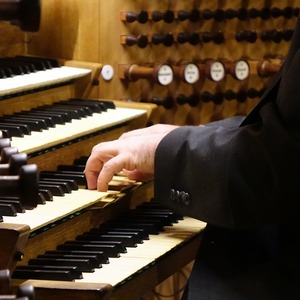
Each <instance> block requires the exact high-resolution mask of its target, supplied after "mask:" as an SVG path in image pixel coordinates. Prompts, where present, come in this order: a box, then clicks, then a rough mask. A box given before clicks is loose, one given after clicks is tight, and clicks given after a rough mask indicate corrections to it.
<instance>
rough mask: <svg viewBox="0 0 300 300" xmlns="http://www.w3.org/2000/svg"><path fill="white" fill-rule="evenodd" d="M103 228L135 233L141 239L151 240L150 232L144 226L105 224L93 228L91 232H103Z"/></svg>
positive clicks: (110, 230) (111, 230) (108, 230)
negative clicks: (129, 226) (132, 226)
mask: <svg viewBox="0 0 300 300" xmlns="http://www.w3.org/2000/svg"><path fill="white" fill-rule="evenodd" d="M103 230H105V231H107V232H122V233H132V232H133V233H135V234H137V235H138V236H139V239H140V240H142V241H143V240H149V234H148V232H147V230H146V229H144V228H128V227H126V226H124V227H118V226H114V225H113V224H111V225H109V224H103V225H102V226H101V227H100V228H92V229H91V230H90V232H98V231H100V232H102V231H103Z"/></svg>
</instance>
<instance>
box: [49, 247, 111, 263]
mask: <svg viewBox="0 0 300 300" xmlns="http://www.w3.org/2000/svg"><path fill="white" fill-rule="evenodd" d="M45 254H58V255H82V256H89V257H93V258H94V259H95V260H96V261H97V263H98V264H99V265H102V264H108V263H109V258H108V256H107V255H106V254H105V253H104V252H103V251H81V250H49V251H46V252H45Z"/></svg>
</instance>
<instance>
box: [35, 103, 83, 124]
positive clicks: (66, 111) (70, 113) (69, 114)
mask: <svg viewBox="0 0 300 300" xmlns="http://www.w3.org/2000/svg"><path fill="white" fill-rule="evenodd" d="M40 108H41V109H44V110H46V111H53V112H57V113H59V114H62V115H63V116H64V118H65V121H67V122H71V121H72V119H81V117H82V113H81V112H80V110H79V109H75V108H73V109H70V108H68V107H64V106H63V105H55V104H54V105H48V106H45V105H44V106H42V107H40ZM83 116H84V115H83Z"/></svg>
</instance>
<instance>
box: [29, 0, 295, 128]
mask: <svg viewBox="0 0 300 300" xmlns="http://www.w3.org/2000/svg"><path fill="white" fill-rule="evenodd" d="M242 6H243V7H246V8H257V9H261V8H263V7H279V8H284V7H286V6H291V7H296V6H299V3H298V1H297V0H273V1H267V2H266V1H260V0H253V1H244V2H241V1H239V0H233V1H201V2H199V1H197V2H192V1H172V2H169V1H167V2H166V1H142V0H138V1H131V0H124V1H99V0H90V1H84V2H82V1H80V0H76V1H71V0H67V1H63V2H61V1H59V0H49V1H43V2H42V11H43V12H42V23H41V29H40V31H39V32H38V33H37V34H27V40H28V41H27V43H26V45H27V46H28V47H27V51H28V52H29V53H32V54H36V55H44V56H52V57H60V58H62V59H72V60H79V61H80V60H81V61H91V62H97V63H100V64H102V65H106V64H109V65H111V66H112V67H113V69H114V74H115V75H114V77H113V78H112V80H110V81H105V80H103V78H102V77H101V76H100V79H99V94H98V96H99V97H100V98H105V99H131V100H132V101H141V100H147V101H152V99H153V97H158V98H160V99H164V98H166V97H167V96H172V97H174V98H176V97H177V96H178V95H179V94H184V95H186V96H189V95H191V94H193V93H197V94H201V93H203V92H204V91H208V92H211V93H216V92H225V91H226V90H228V89H231V90H233V91H235V92H237V91H239V90H247V89H249V88H256V89H258V90H259V89H261V88H263V87H265V86H266V84H267V83H268V81H269V80H270V77H267V78H261V77H260V76H258V75H257V72H256V64H257V63H259V62H260V61H261V59H263V58H264V57H271V58H276V57H284V56H285V55H286V52H287V49H288V46H289V42H286V41H282V42H280V43H274V42H263V41H261V40H260V38H258V39H257V41H256V42H255V43H249V42H237V41H236V40H235V33H236V32H238V31H242V30H249V29H251V30H256V31H257V33H258V34H260V33H261V32H262V31H263V30H269V29H278V30H283V29H289V28H294V24H295V20H296V17H293V18H291V19H285V18H283V17H279V18H270V19H268V20H263V19H261V18H257V19H252V20H243V21H240V20H238V19H232V20H227V21H224V22H216V21H214V20H208V21H200V22H196V23H193V22H189V21H178V20H176V21H174V22H172V23H169V24H168V23H164V22H162V21H159V22H153V21H148V22H146V23H145V24H140V23H138V22H133V23H128V22H126V21H124V14H126V12H130V11H131V12H137V13H138V12H140V11H141V10H146V11H148V12H149V15H151V13H152V12H153V11H155V10H158V11H161V12H164V11H165V10H167V9H170V10H173V11H174V12H175V14H176V13H178V11H179V10H187V11H190V10H191V9H199V10H200V11H203V10H204V9H211V10H216V9H224V10H226V9H228V8H231V9H235V10H237V9H239V8H241V7H242ZM122 16H123V17H122ZM218 29H221V30H223V31H224V33H225V42H224V43H223V44H220V45H216V44H214V43H211V42H210V43H201V44H200V45H196V46H193V45H190V44H177V43H175V44H174V45H172V46H171V47H166V46H163V45H156V46H155V45H152V44H151V43H150V44H149V45H148V46H147V47H145V48H139V47H138V46H136V45H134V46H126V45H122V43H121V42H120V37H121V36H126V35H135V36H138V35H139V34H145V35H148V36H149V39H151V36H152V35H153V34H156V33H158V34H167V33H173V34H174V35H175V36H177V34H178V33H179V32H186V33H191V32H214V31H216V30H218ZM241 57H245V58H247V59H250V60H251V61H252V68H251V76H250V78H249V79H247V80H245V81H242V82H240V81H237V80H235V79H233V78H232V77H231V76H226V78H225V80H223V81H222V82H220V83H214V82H212V81H210V80H208V79H205V78H204V77H203V78H202V79H201V80H200V82H198V83H196V84H192V85H190V84H187V83H185V82H183V81H180V80H175V81H174V82H173V83H172V84H171V85H170V86H168V87H164V86H160V85H159V84H156V83H155V82H153V81H152V80H147V79H144V80H138V81H136V82H130V81H127V80H122V79H120V78H119V76H118V70H119V68H120V67H121V66H122V65H132V64H138V65H146V66H147V65H149V64H150V65H152V64H155V63H165V62H168V61H172V62H179V61H181V60H183V59H184V60H188V61H197V60H205V59H208V58H212V59H220V58H225V59H228V60H236V59H239V58H241ZM257 100H258V99H257V98H254V99H251V98H248V99H247V101H246V102H244V103H239V102H238V101H236V100H232V101H227V100H224V101H223V102H222V103H220V104H218V105H216V104H214V103H200V104H199V105H197V106H196V107H191V106H190V105H188V104H185V105H174V107H172V108H171V109H166V108H164V107H159V109H158V110H157V113H156V115H155V116H153V122H155V123H158V122H163V123H175V124H180V125H183V124H199V123H207V122H209V121H212V120H217V119H222V118H224V117H229V116H233V115H237V114H246V113H248V112H249V111H250V110H251V109H252V107H253V106H254V105H255V104H256V103H257Z"/></svg>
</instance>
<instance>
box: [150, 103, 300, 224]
mask: <svg viewBox="0 0 300 300" xmlns="http://www.w3.org/2000/svg"><path fill="white" fill-rule="evenodd" d="M298 101H299V100H298ZM299 102H300V101H299ZM290 105H291V103H290ZM297 105H298V104H295V107H297ZM290 109H291V110H292V108H290ZM259 116H260V117H259V118H258V120H256V121H255V122H253V123H251V124H246V125H244V126H239V125H240V120H238V119H236V118H233V119H227V120H224V121H220V122H216V123H212V124H208V125H207V126H204V127H202V126H200V127H199V126H182V127H179V128H178V129H176V130H174V131H172V132H171V133H169V134H168V135H167V136H166V137H165V138H164V139H163V140H162V141H161V142H160V144H159V145H158V148H157V151H156V155H155V178H154V195H155V199H156V200H158V201H160V202H162V203H164V204H165V205H167V206H169V207H171V208H172V209H173V210H175V211H177V212H180V213H181V214H184V215H188V216H191V217H194V218H198V219H200V220H202V221H205V222H207V223H209V224H213V225H217V226H221V227H226V228H234V229H245V228H253V227H256V226H259V225H263V224H267V223H273V222H278V221H282V222H284V221H285V220H288V219H289V220H290V219H291V218H296V217H298V216H299V215H300V201H299V194H300V127H299V126H298V127H296V128H295V127H290V126H287V125H286V120H285V119H283V118H282V115H281V114H280V112H279V111H278V107H277V104H276V101H269V102H267V103H266V104H265V105H263V106H262V107H261V108H260V110H259ZM298 116H299V119H300V112H299V111H298Z"/></svg>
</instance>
